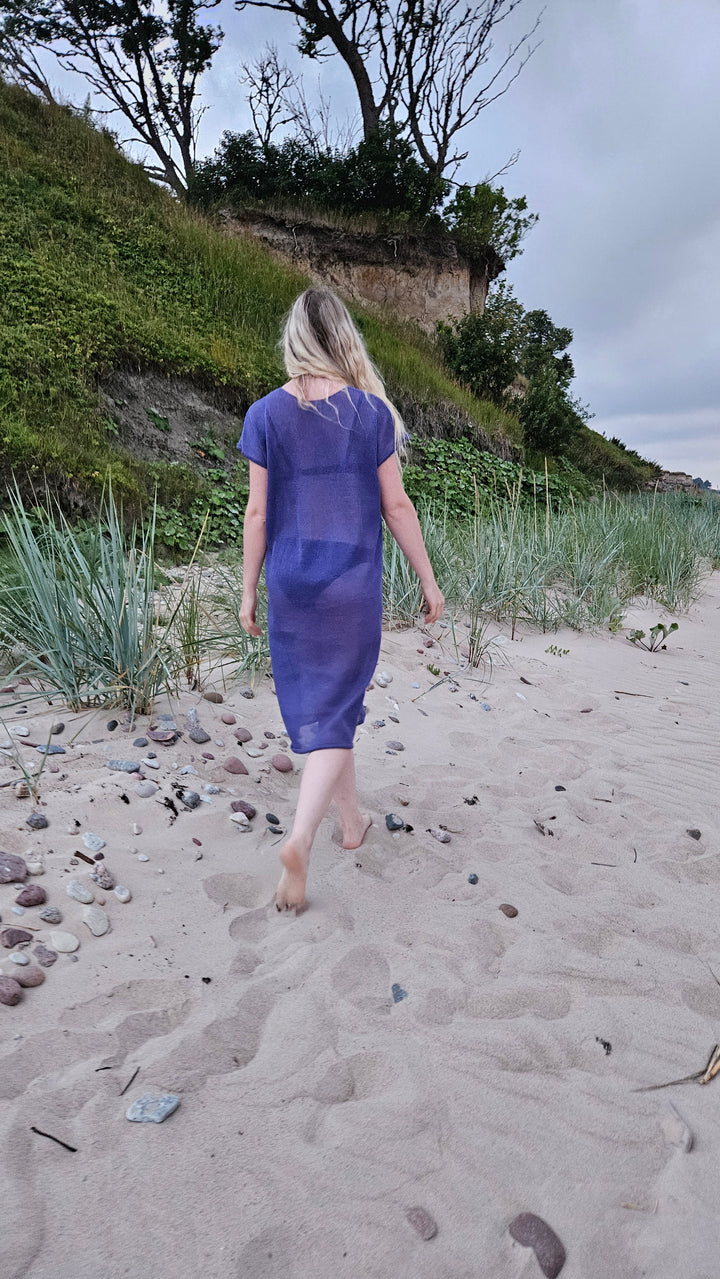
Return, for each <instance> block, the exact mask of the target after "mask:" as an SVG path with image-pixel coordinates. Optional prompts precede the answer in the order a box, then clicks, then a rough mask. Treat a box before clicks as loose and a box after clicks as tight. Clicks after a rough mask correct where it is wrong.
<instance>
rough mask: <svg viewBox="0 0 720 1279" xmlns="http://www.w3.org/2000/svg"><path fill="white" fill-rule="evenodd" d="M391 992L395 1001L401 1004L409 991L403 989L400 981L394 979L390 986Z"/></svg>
mask: <svg viewBox="0 0 720 1279" xmlns="http://www.w3.org/2000/svg"><path fill="white" fill-rule="evenodd" d="M390 994H391V995H392V997H393V1003H394V1004H399V1003H401V1002H402V1000H403V999H407V991H406V990H403V988H402V986H401V985H400V983H399V982H397V981H394V982H393V984H392V986H391V987H390Z"/></svg>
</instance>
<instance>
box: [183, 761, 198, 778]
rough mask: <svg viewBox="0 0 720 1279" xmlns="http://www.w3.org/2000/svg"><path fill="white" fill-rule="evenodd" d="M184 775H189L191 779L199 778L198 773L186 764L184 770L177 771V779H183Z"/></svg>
mask: <svg viewBox="0 0 720 1279" xmlns="http://www.w3.org/2000/svg"><path fill="white" fill-rule="evenodd" d="M186 775H189V776H191V777H199V776H200V774H199V772H198V771H197V769H196V768H193V766H192V764H186V765H185V767H184V768H179V769H178V777H185V776H186Z"/></svg>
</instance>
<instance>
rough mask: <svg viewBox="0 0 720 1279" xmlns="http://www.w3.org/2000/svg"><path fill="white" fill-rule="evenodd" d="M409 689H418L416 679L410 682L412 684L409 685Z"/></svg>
mask: <svg viewBox="0 0 720 1279" xmlns="http://www.w3.org/2000/svg"><path fill="white" fill-rule="evenodd" d="M410 687H411V688H419V687H420V685H419V684H418V682H417V680H416V679H414V680H413V682H412V684H411V685H410Z"/></svg>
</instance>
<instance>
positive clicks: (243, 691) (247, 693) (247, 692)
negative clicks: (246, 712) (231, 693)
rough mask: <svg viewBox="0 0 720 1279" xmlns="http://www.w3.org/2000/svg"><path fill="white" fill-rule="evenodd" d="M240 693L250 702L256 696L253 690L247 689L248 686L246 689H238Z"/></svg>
mask: <svg viewBox="0 0 720 1279" xmlns="http://www.w3.org/2000/svg"><path fill="white" fill-rule="evenodd" d="M238 692H239V693H240V696H241V697H246V698H247V699H248V701H252V699H253V697H254V696H255V694H254V693H253V691H252V689H251V688H249V687H247V685H246V687H245V688H241V689H238Z"/></svg>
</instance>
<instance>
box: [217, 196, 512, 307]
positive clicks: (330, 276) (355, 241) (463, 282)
mask: <svg viewBox="0 0 720 1279" xmlns="http://www.w3.org/2000/svg"><path fill="white" fill-rule="evenodd" d="M223 219H224V226H225V230H226V232H227V233H228V234H229V235H251V236H253V237H254V238H255V239H258V240H260V241H261V242H262V243H263V244H264V245H266V247H267V248H269V249H270V250H271V251H272V252H273V253H275V254H276V255H277V256H278V257H280V258H282V259H283V260H284V261H291V262H292V263H293V264H294V265H295V266H297V267H298V268H299V269H300V270H301V271H303V272H305V273H306V274H307V275H309V276H310V277H311V278H312V279H313V280H316V281H317V282H318V283H322V284H327V285H329V286H330V287H331V288H336V289H337V290H338V292H340V293H342V294H343V296H344V297H347V298H351V299H354V300H355V301H358V302H363V303H366V304H368V303H369V304H370V305H371V306H374V307H377V308H378V309H380V310H383V311H391V312H393V314H395V315H397V316H400V317H401V318H402V319H408V320H415V321H416V322H417V323H418V324H420V325H421V326H422V328H424V329H426V330H427V331H428V332H434V330H435V325H436V324H437V322H438V320H449V319H451V318H452V317H459V316H461V315H464V314H465V312H466V311H470V310H482V309H483V308H484V306H485V300H486V298H487V292H488V288H489V286H490V283H491V282H492V280H494V279H495V277H496V276H497V275H499V274H500V272H501V271H502V269H503V263H502V260H501V259H500V258H499V257H498V255H497V254H496V253H495V252H494V251H493V250H492V249H490V248H488V249H487V250H486V251H485V254H484V255H483V257H482V258H479V259H477V260H473V261H472V262H470V261H469V260H468V259H467V258H465V257H464V256H463V255H462V254H461V253H460V252H459V251H458V248H457V245H456V244H455V243H454V242H453V241H452V240H450V239H449V238H447V237H445V236H440V235H427V236H419V235H414V234H406V235H405V234H403V235H391V234H368V233H364V232H363V233H360V232H351V231H346V230H341V229H337V228H334V227H329V226H321V225H319V224H315V223H310V222H306V221H297V222H295V221H293V220H292V219H291V218H289V217H276V216H271V215H270V214H266V213H263V214H257V213H250V212H243V213H234V212H233V213H230V212H226V213H224V214H223Z"/></svg>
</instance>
